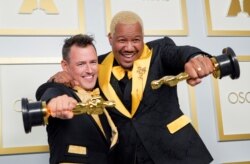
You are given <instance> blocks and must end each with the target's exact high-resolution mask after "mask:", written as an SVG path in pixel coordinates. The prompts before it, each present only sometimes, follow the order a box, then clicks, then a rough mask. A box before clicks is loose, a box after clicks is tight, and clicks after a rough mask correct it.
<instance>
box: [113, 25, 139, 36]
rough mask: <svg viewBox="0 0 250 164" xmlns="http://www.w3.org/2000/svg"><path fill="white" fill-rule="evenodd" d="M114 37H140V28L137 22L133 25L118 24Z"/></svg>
mask: <svg viewBox="0 0 250 164" xmlns="http://www.w3.org/2000/svg"><path fill="white" fill-rule="evenodd" d="M114 35H115V36H117V37H142V36H143V34H142V27H141V25H140V24H139V23H138V22H137V23H134V24H123V23H118V24H117V25H116V28H115V33H114Z"/></svg>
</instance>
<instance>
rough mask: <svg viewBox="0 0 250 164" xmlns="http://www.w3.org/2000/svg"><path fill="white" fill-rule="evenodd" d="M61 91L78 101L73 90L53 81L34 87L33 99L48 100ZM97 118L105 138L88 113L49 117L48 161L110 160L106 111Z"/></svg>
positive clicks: (89, 163) (103, 163)
mask: <svg viewBox="0 0 250 164" xmlns="http://www.w3.org/2000/svg"><path fill="white" fill-rule="evenodd" d="M63 94H67V95H68V96H71V97H73V98H75V99H76V100H77V101H78V102H80V99H79V98H78V96H77V95H76V94H75V93H74V91H73V90H72V89H70V88H67V87H65V86H64V85H61V84H56V83H45V84H43V85H41V86H40V87H39V88H38V90H37V93H36V98H37V100H42V101H49V100H50V99H51V98H53V97H56V96H59V95H63ZM100 120H101V123H102V126H103V128H104V131H105V134H106V136H107V139H106V138H105V137H104V135H103V133H102V132H101V130H100V128H99V127H98V125H97V124H96V122H95V121H94V119H93V118H92V117H91V116H90V115H87V114H81V115H76V116H74V117H73V119H69V120H62V119H57V118H52V117H49V124H48V126H47V134H48V143H49V148H50V164H58V163H64V162H65V163H81V164H110V163H113V162H112V158H111V157H112V150H110V137H111V129H110V127H109V124H108V122H107V119H106V116H105V114H102V115H100Z"/></svg>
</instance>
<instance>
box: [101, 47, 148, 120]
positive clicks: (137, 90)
mask: <svg viewBox="0 0 250 164" xmlns="http://www.w3.org/2000/svg"><path fill="white" fill-rule="evenodd" d="M151 56H152V51H151V50H150V49H149V48H148V47H147V46H146V45H144V49H143V53H142V55H141V57H140V58H139V59H138V60H136V61H135V62H134V65H133V70H132V77H133V78H132V92H131V95H132V113H131V114H130V113H129V112H128V110H127V109H126V107H125V106H124V105H123V103H122V102H121V100H120V99H119V97H118V96H117V94H116V92H115V90H114V89H113V87H112V86H111V84H110V83H109V81H110V77H111V71H112V66H113V61H114V54H113V53H112V52H111V53H109V54H108V56H107V57H106V58H105V59H104V60H103V62H102V63H101V64H100V65H99V74H98V78H99V86H100V88H101V89H102V91H103V93H104V95H105V96H106V97H107V98H108V100H114V101H115V103H116V109H117V110H118V111H120V112H121V113H122V114H123V115H125V116H127V117H128V118H132V116H133V115H134V114H135V112H136V110H137V108H138V106H139V104H140V101H141V99H142V95H143V91H144V88H145V85H146V81H147V77H148V71H149V64H150V60H151ZM107 72H108V73H107Z"/></svg>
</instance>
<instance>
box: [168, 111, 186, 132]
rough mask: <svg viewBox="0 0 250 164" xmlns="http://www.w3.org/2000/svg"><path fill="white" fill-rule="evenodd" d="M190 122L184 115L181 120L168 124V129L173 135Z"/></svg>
mask: <svg viewBox="0 0 250 164" xmlns="http://www.w3.org/2000/svg"><path fill="white" fill-rule="evenodd" d="M190 122H191V120H190V119H189V118H188V117H187V116H185V115H182V116H180V117H179V118H177V119H175V120H174V121H172V122H171V123H169V124H167V128H168V130H169V131H170V133H171V134H173V133H175V132H177V131H178V130H180V129H181V128H183V127H184V126H186V125H187V124H188V123H190Z"/></svg>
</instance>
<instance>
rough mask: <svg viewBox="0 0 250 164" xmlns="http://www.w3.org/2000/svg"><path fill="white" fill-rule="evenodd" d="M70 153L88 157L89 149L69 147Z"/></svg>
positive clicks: (75, 146)
mask: <svg viewBox="0 0 250 164" xmlns="http://www.w3.org/2000/svg"><path fill="white" fill-rule="evenodd" d="M68 153H72V154H81V155H86V154H87V148H86V147H84V146H77V145H69V148H68Z"/></svg>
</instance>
